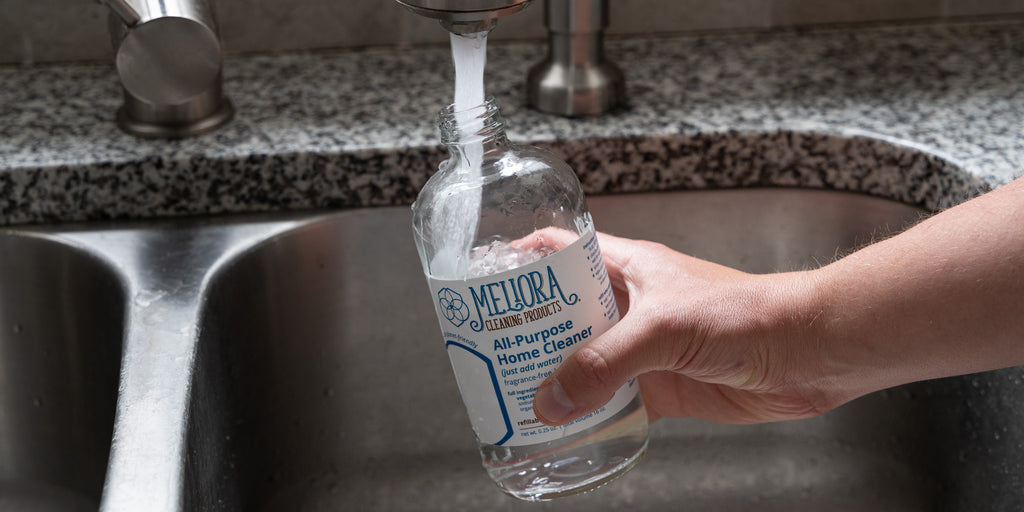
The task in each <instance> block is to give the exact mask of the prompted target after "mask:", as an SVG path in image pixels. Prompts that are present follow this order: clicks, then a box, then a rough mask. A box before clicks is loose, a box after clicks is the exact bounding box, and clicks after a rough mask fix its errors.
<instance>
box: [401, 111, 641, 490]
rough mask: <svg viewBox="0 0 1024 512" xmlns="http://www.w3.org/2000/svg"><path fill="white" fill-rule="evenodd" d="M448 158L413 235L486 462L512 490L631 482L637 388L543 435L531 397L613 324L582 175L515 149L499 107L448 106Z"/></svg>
mask: <svg viewBox="0 0 1024 512" xmlns="http://www.w3.org/2000/svg"><path fill="white" fill-rule="evenodd" d="M438 125H439V127H440V129H441V140H442V142H443V143H444V144H445V145H446V146H447V147H448V150H449V158H448V159H447V160H446V161H444V162H442V163H441V165H440V167H439V170H438V172H437V173H436V174H435V175H433V176H432V177H431V178H430V180H428V181H427V183H426V185H425V186H424V188H423V190H422V191H421V192H420V194H419V196H418V197H417V199H416V202H415V203H414V204H413V207H412V209H413V231H414V237H415V240H416V247H417V249H418V250H419V255H420V260H421V262H422V263H423V269H424V272H425V274H426V276H427V281H428V282H429V284H430V288H431V293H432V299H433V301H434V306H435V309H436V310H437V314H438V320H439V322H440V324H441V331H442V336H443V338H444V341H445V347H446V349H447V351H448V355H449V357H450V359H451V362H452V367H453V370H454V371H455V375H456V380H457V381H458V383H459V390H460V392H461V394H462V397H463V401H464V402H465V405H466V409H467V412H468V413H469V416H470V421H471V423H472V424H473V429H474V432H475V433H476V437H477V441H478V443H479V446H480V453H481V457H482V459H483V466H484V468H485V469H486V470H487V472H488V474H489V475H490V477H491V479H493V480H494V482H495V483H496V484H497V485H498V486H499V487H500V488H501V489H502V490H503V491H504V492H506V493H508V494H510V495H512V496H515V497H517V498H520V499H524V500H531V501H533V500H548V499H553V498H557V497H560V496H566V495H570V494H575V493H578V492H583V491H586V490H590V489H593V488H595V487H597V486H599V485H602V484H604V483H606V482H608V481H609V480H611V479H612V478H614V477H616V476H618V475H620V474H622V473H624V472H625V471H627V470H628V469H629V468H631V467H633V465H634V464H636V462H637V461H638V460H639V459H640V458H641V457H642V456H643V453H644V452H645V450H646V448H647V414H646V411H645V410H644V406H643V403H642V400H641V397H640V394H639V393H638V392H637V391H638V389H639V386H638V384H637V383H636V382H635V379H634V381H631V382H630V383H628V384H626V385H625V386H623V387H622V388H621V389H620V390H619V391H618V392H617V393H616V394H615V397H614V398H613V399H612V400H611V401H610V402H609V403H608V404H607V405H605V406H604V407H602V408H601V409H599V410H598V411H596V412H595V413H594V414H591V415H588V416H585V417H584V418H581V419H579V420H575V421H573V422H571V423H569V424H567V425H563V426H559V427H549V426H546V425H544V424H543V423H540V421H539V420H537V419H536V417H535V416H534V414H533V394H534V392H535V391H536V389H537V386H538V385H539V384H540V383H541V382H542V381H543V380H544V378H545V377H546V376H547V375H550V373H551V372H552V371H553V370H554V369H555V368H556V367H557V365H558V364H559V363H561V362H562V361H564V360H565V358H567V357H568V356H569V355H571V354H572V353H573V352H574V351H575V350H577V349H579V348H580V347H581V346H582V345H584V344H585V343H586V342H587V340H589V339H592V338H594V337H596V336H598V335H600V334H601V333H603V332H604V331H605V330H607V329H608V328H609V327H611V326H612V325H614V323H615V322H617V321H618V318H619V313H618V309H617V306H616V304H615V297H614V294H613V293H612V288H611V285H610V283H609V281H608V274H607V271H606V269H605V266H604V262H603V260H602V259H601V253H600V249H599V248H598V247H597V238H596V234H595V233H596V231H595V229H594V223H593V221H592V219H591V216H590V212H589V211H588V209H587V204H586V199H585V198H584V194H583V191H582V189H581V187H580V184H579V180H578V179H577V178H576V175H575V173H574V172H573V171H572V169H571V168H570V167H569V165H568V164H566V163H565V162H563V161H562V160H560V159H559V158H558V157H556V156H555V155H553V154H552V153H550V152H548V151H545V150H542V149H540V148H535V147H525V146H517V145H514V144H511V143H510V142H509V141H508V139H507V137H506V135H505V124H504V120H503V119H502V117H501V115H500V111H499V108H498V105H497V104H496V102H495V101H494V99H493V98H489V99H488V100H487V101H486V102H485V103H484V104H483V105H480V106H478V107H476V108H473V109H469V110H466V111H462V112H455V111H454V108H453V107H452V106H449V107H448V108H447V109H445V110H444V111H443V112H442V113H441V114H440V118H439V123H438Z"/></svg>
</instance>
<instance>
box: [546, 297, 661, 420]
mask: <svg viewBox="0 0 1024 512" xmlns="http://www.w3.org/2000/svg"><path fill="white" fill-rule="evenodd" d="M635 316H636V315H627V317H626V318H623V319H622V321H620V322H619V323H617V324H615V325H614V326H612V328H611V329H609V330H608V331H607V332H605V333H604V334H603V335H601V336H599V337H597V338H596V339H594V340H593V341H591V342H590V343H588V344H587V345H584V346H583V347H582V348H580V349H579V350H577V351H576V352H575V353H574V354H573V355H572V356H570V357H568V358H567V359H566V360H565V361H564V362H562V364H561V365H560V366H559V367H558V369H557V370H555V372H554V373H553V374H551V375H550V376H549V377H548V378H547V379H545V380H544V382H543V383H541V385H540V386H539V387H538V389H537V392H536V394H535V395H534V399H533V410H534V414H536V416H537V419H539V420H541V421H542V422H544V423H545V424H548V425H560V424H563V423H567V422H569V421H571V420H573V419H575V418H578V417H580V416H582V415H584V414H587V413H588V412H590V411H593V410H595V409H597V408H598V407H601V406H602V405H604V404H605V403H607V402H608V401H609V400H611V398H612V395H614V394H615V392H616V391H617V390H618V389H619V388H620V387H622V386H623V385H624V384H625V383H626V381H628V380H629V379H631V378H633V377H635V376H637V375H639V374H641V373H645V372H648V371H651V370H654V369H657V368H658V367H659V366H660V361H659V360H658V359H660V358H658V357H657V354H658V351H656V350H647V349H645V348H644V346H645V345H648V344H647V343H645V342H644V340H643V338H642V337H641V336H640V334H641V332H640V329H638V325H637V322H635V321H631V320H633V318H632V317H635Z"/></svg>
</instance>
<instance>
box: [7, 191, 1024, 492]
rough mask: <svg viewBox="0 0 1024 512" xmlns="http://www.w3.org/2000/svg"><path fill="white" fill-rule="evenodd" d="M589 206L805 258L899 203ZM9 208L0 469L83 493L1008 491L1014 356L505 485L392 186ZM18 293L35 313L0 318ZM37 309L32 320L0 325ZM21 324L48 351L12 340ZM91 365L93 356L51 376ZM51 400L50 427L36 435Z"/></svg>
mask: <svg viewBox="0 0 1024 512" xmlns="http://www.w3.org/2000/svg"><path fill="white" fill-rule="evenodd" d="M591 206H592V209H593V211H594V216H595V220H596V223H597V225H598V227H599V228H600V229H602V230H604V231H609V232H612V233H616V234H620V235H624V236H631V237H638V238H646V239H653V240H659V241H662V242H664V243H666V244H668V245H670V246H672V247H675V248H677V249H679V250H681V251H685V252H688V253H691V254H695V255H697V256H700V257H703V258H708V259H711V260H714V261H718V262H721V263H724V264H727V265H730V266H734V267H737V268H741V269H744V270H748V271H751V272H774V271H781V270H790V269H795V268H804V267H813V266H817V265H821V264H823V263H826V262H828V261H831V260H832V259H833V258H835V257H836V256H837V255H841V254H843V253H845V252H848V251H851V250H853V249H855V248H857V247H859V246H861V245H863V244H866V243H869V242H870V241H871V240H873V239H875V238H877V237H882V236H886V235H888V234H890V233H892V232H895V231H898V230H900V229H903V228H904V227H905V226H907V225H908V224H909V223H912V222H915V221H916V220H917V219H919V218H920V216H921V215H922V212H921V211H920V210H918V209H916V208H912V207H908V206H905V205H902V204H898V203H894V202H890V201H886V200H881V199H876V198H870V197H867V196H861V195H854V194H846V193H838V192H828V191H810V190H796V189H743V190H720V191H701V192H667V193H652V194H642V195H617V196H606V197H595V198H592V200H591ZM24 231H28V230H8V231H7V232H0V247H3V248H4V249H3V250H6V251H7V252H0V255H3V257H4V259H2V260H0V272H3V274H0V279H3V281H2V283H3V288H2V289H0V293H2V294H3V303H2V308H3V309H0V321H2V322H4V324H2V325H5V326H8V327H5V330H4V331H3V332H2V333H0V342H2V343H0V347H2V348H3V350H4V354H3V361H0V364H2V366H0V368H2V369H3V374H2V375H0V379H3V381H2V382H3V385H4V386H3V389H2V391H0V393H3V394H2V395H0V396H3V400H4V402H3V403H4V409H3V416H0V417H2V418H4V420H5V424H4V425H3V426H0V429H3V430H0V433H2V434H3V435H2V437H0V443H3V444H2V445H0V446H4V447H5V450H6V449H7V446H8V445H11V446H12V447H14V446H16V447H17V448H18V449H19V450H24V451H25V455H24V456H22V457H14V458H13V459H12V460H13V461H14V463H8V457H6V455H4V456H3V457H0V468H2V470H3V472H4V473H3V477H4V482H8V481H14V482H20V481H32V482H44V483H46V484H47V485H52V486H58V487H60V488H62V489H70V490H71V491H72V492H75V493H78V494H81V495H82V496H84V498H83V499H87V500H92V502H93V503H95V501H96V500H98V499H100V498H102V508H103V510H105V511H106V512H122V511H126V512H127V511H136V510H147V511H160V512H174V511H178V510H189V511H191V510H215V511H221V510H223V511H237V510H245V511H249V510H258V511H286V510H287V511H292V510H314V511H319V510H324V511H326V510H410V511H433V510H438V511H440V510H623V509H629V510H666V509H668V510H677V509H692V510H715V511H725V510H751V509H754V508H756V509H758V510H787V511H788V510H829V511H832V510H851V511H852V510H858V511H859V510H872V511H873V510H910V511H918V510H920V511H933V510H1020V509H1022V508H1024V387H1022V386H1021V379H1022V378H1024V371H1022V370H1021V369H1020V368H1014V369H1008V370H1002V371H997V372H989V373H984V374H978V375H972V376H966V377H958V378H950V379H943V380H938V381H931V382H924V383H917V384H913V385H909V386H904V387H901V388H896V389H892V390H887V391H884V392H880V393H876V394H874V395H871V396H868V397H864V398H862V399H860V400H857V401H855V402H853V403H850V404H848V405H846V406H844V407H842V408H840V409H838V410H836V411H833V412H831V413H828V414H826V415H824V416H822V417H819V418H815V419H810V420H802V421H793V422H785V423H776V424H769V425H756V426H724V425H717V424H711V423H706V422H702V421H698V420H692V419H664V420H661V421H659V422H657V423H656V424H655V425H654V426H653V429H652V438H651V444H650V448H649V450H648V454H647V456H646V458H645V460H643V461H641V463H640V464H639V465H638V466H637V468H636V469H634V470H633V471H631V472H630V473H629V474H627V475H625V476H624V477H622V478H620V479H619V480H616V481H614V482H613V483H611V484H610V485H608V486H606V487H604V488H601V489H599V490H596V491H594V492H592V493H589V494H586V495H583V496H579V497H573V498H566V499H564V500H560V501H555V502H550V503H545V504H540V505H538V504H526V503H520V502H516V501H514V500H512V499H511V498H508V497H506V496H504V495H503V494H501V493H500V492H499V491H498V489H497V488H496V487H494V486H493V484H492V483H491V482H490V481H489V479H488V478H487V477H486V475H485V474H484V471H483V470H482V469H481V468H480V466H479V458H478V455H477V453H476V444H475V442H474V440H473V434H472V430H471V429H470V426H469V421H468V419H467V418H466V415H465V411H464V409H463V406H462V403H461V400H460V398H459V395H458V391H457V389H456V384H455V379H454V378H453V376H452V373H451V370H450V367H449V363H448V361H447V359H446V354H445V351H444V350H443V349H442V347H441V344H440V339H439V333H438V327H437V321H436V319H435V317H434V313H433V310H432V307H431V303H430V301H429V300H428V292H427V288H426V285H425V283H424V279H423V276H422V274H421V269H420V265H419V263H418V261H417V258H416V254H415V249H414V247H413V244H412V242H411V238H410V237H411V235H410V227H409V211H408V208H406V207H394V208H375V209H362V210H352V211H344V212H337V213H331V214H325V215H304V216H291V217H287V218H286V217H282V216H275V217H271V218H245V219H238V218H228V219H223V220H214V221H168V222H159V223H146V224H133V225H121V226H111V227H107V228H103V227H92V226H89V227H88V228H87V229H71V230H69V229H64V228H53V229H50V230H35V231H34V233H35V234H34V235H33V236H24V235H21V234H19V233H22V232H24ZM19 244H24V246H25V247H33V248H36V249H34V251H35V252H29V251H28V250H26V249H20V248H19V247H20V245H19ZM12 254H17V257H14V258H12V257H11V256H10V255H12ZM22 254H28V255H22ZM40 254H45V255H49V257H50V258H53V261H52V262H51V261H50V260H46V261H45V262H44V261H43V258H42V257H41V256H39V255H40ZM90 255H95V257H92V256H90ZM19 262H21V263H20V264H21V265H22V267H26V268H28V267H31V265H28V263H29V262H32V263H33V264H34V265H35V266H36V267H38V268H37V269H36V270H23V269H22V267H19V266H18V265H19ZM60 265H64V267H61V266H60ZM54 268H57V269H60V268H64V269H65V270H64V271H63V272H62V271H59V270H53V269H54ZM8 276H16V279H15V282H16V283H20V284H16V285H13V286H12V285H8ZM33 276H35V277H33ZM38 283H44V284H46V285H47V286H43V285H40V284H38ZM48 286H49V287H52V288H53V291H52V292H43V291H42V290H44V289H47V287H48ZM51 305H56V306H51ZM44 307H45V308H47V309H46V311H52V313H50V314H47V315H46V316H45V321H43V320H42V319H40V320H39V321H38V325H32V324H29V323H27V321H26V322H23V323H22V324H21V329H22V332H13V331H12V330H11V328H10V327H9V325H10V324H8V323H7V319H8V318H15V317H17V318H31V315H32V314H35V315H36V316H37V317H40V316H41V315H40V314H39V312H38V311H39V310H40V308H44ZM33 312H34V313H33ZM22 313H24V314H22ZM37 328H38V329H48V330H47V331H46V332H52V334H48V335H46V336H44V337H40V338H36V339H37V340H42V341H41V342H37V343H35V344H32V345H28V344H26V343H23V342H21V341H19V340H21V339H22V338H24V337H25V336H26V335H27V334H28V333H30V332H31V331H33V330H35V329H37ZM122 335H123V336H122ZM122 339H123V340H124V351H123V352H124V355H123V358H122V367H121V381H120V390H119V391H117V390H116V389H115V378H116V375H117V370H118V367H117V360H116V358H117V357H118V355H120V354H121V353H122V352H121V346H122V345H121V343H122ZM30 347H32V348H31V349H30ZM44 347H51V348H52V351H51V352H50V357H51V358H53V357H54V356H57V355H58V354H59V355H60V356H61V357H62V359H61V361H63V363H60V364H57V363H50V362H47V361H49V360H48V359H47V358H46V357H41V358H39V359H40V362H36V359H33V358H31V357H30V355H31V354H29V352H30V351H31V350H33V349H42V348H44ZM29 368H31V369H32V371H31V372H27V371H25V370H27V369H29ZM28 374H31V375H32V378H34V379H38V380H39V382H40V384H39V386H55V387H56V388H55V389H54V391H53V392H52V393H48V394H46V397H53V398H48V399H47V402H48V401H49V400H50V399H53V400H56V397H57V396H60V395H61V394H62V393H64V394H66V395H67V396H68V397H73V398H74V400H77V402H74V403H70V402H69V403H68V404H67V405H62V406H61V407H60V410H62V411H65V412H67V414H69V415H70V416H67V418H68V419H64V418H65V417H45V418H39V419H38V423H33V421H36V420H33V419H32V418H33V416H32V413H33V412H34V411H35V409H34V408H37V407H36V406H35V405H33V403H32V402H31V398H30V397H31V396H32V394H31V393H20V392H17V391H15V386H14V385H11V386H9V385H8V382H9V381H8V379H10V378H13V377H11V376H12V375H28ZM92 375H105V376H106V377H104V378H103V379H100V381H101V382H99V384H98V385H97V386H96V387H95V388H84V387H83V388H81V391H77V392H76V391H74V389H77V388H75V386H74V385H73V384H77V383H78V382H84V381H85V379H88V378H90V376H92ZM76 379H77V380H76ZM104 379H105V380H104ZM115 396H117V397H118V405H117V410H116V422H114V431H113V435H114V442H113V444H112V445H111V443H110V434H111V430H110V429H111V424H112V421H113V417H114V416H115V413H114V410H113V408H112V407H113V405H112V403H113V400H114V397H115ZM68 400H71V398H68ZM47 402H44V404H46V403H47ZM55 405H56V403H55ZM12 413H13V414H12ZM74 414H79V416H74ZM83 418H88V421H85V419H83ZM8 424H9V425H8ZM52 424H57V425H60V426H62V427H64V428H63V429H62V430H60V431H59V432H58V433H55V434H53V435H52V436H50V437H46V436H44V435H43V434H42V432H43V431H44V428H43V426H44V425H52ZM80 424H84V426H81V427H80ZM72 425H74V427H72ZM25 432H29V433H25ZM82 432H88V436H87V438H88V439H87V440H86V441H88V442H86V441H81V442H80V441H77V439H78V437H77V436H79V434H81V433H82ZM65 436H66V437H67V439H66V438H65ZM37 438H38V439H40V441H39V442H35V440H36V439H37ZM22 439H26V440H29V441H32V442H22ZM68 439H76V441H74V442H72V441H69V440H68ZM9 440H14V441H13V442H11V441H9ZM22 445H24V446H22ZM108 446H111V450H110V461H109V469H108V470H107V476H106V483H105V488H104V491H103V493H102V496H101V495H100V494H99V485H100V484H99V483H100V482H101V481H102V480H103V466H104V464H106V462H107V456H106V448H107V447H108ZM33 450H35V451H33ZM19 453H20V452H19ZM40 454H43V455H40ZM46 457H49V458H46ZM65 460H75V461H79V462H77V463H76V464H75V466H76V467H75V468H73V469H68V468H67V467H65V464H64V461H65ZM6 494H7V492H6V491H5V490H3V489H0V495H6ZM2 499H3V498H2V497H0V503H3V502H2ZM93 506H95V505H93ZM0 508H2V507H0ZM33 510H34V509H33ZM61 510H74V509H73V508H63V509H61Z"/></svg>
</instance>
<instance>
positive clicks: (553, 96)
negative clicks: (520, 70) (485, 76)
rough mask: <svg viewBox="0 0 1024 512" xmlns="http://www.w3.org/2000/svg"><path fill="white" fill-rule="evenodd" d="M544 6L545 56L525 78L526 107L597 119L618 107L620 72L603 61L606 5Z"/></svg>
mask: <svg viewBox="0 0 1024 512" xmlns="http://www.w3.org/2000/svg"><path fill="white" fill-rule="evenodd" d="M545 4H546V5H545V9H544V23H545V24H546V25H547V28H548V54H547V57H545V59H544V60H543V61H541V62H540V63H538V64H537V65H535V66H534V67H533V68H531V69H530V72H529V74H528V75H527V79H526V101H527V103H529V105H530V106H531V107H533V108H536V109H537V110H540V111H542V112H549V113H552V114H559V115H563V116H585V115H596V114H602V113H605V112H608V111H610V110H612V109H614V108H616V107H618V106H621V105H624V104H625V97H626V95H625V88H626V87H625V79H624V78H623V75H622V71H621V70H620V69H619V68H618V66H616V65H615V64H613V63H611V62H609V61H608V60H607V59H605V57H604V29H605V27H606V26H607V25H608V0H545Z"/></svg>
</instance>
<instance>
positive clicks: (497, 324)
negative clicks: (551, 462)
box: [428, 232, 639, 446]
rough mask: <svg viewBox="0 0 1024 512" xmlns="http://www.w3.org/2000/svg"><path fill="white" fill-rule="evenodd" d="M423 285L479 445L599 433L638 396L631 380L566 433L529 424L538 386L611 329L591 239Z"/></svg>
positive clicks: (605, 284) (614, 312)
mask: <svg viewBox="0 0 1024 512" xmlns="http://www.w3.org/2000/svg"><path fill="white" fill-rule="evenodd" d="M428 281H429V283H430V291H431V292H432V293H433V295H434V306H435V307H436V308H437V316H438V318H439V320H440V322H441V331H442V333H443V336H444V342H445V347H446V348H447V349H448V356H449V358H450V359H451V362H452V368H453V369H454V370H455V377H456V380H458V383H459V391H461V393H462V399H463V401H464V402H465V404H466V410H467V411H468V412H469V418H470V421H471V422H472V424H473V430H474V431H475V432H476V435H477V438H478V439H479V441H480V442H481V443H486V444H493V445H503V446H521V445H529V444H536V443H541V442H546V441H551V440H554V439H558V438H560V437H565V436H568V435H571V434H574V433H576V432H580V431H582V430H585V429H587V428H590V427H592V426H594V425H597V424H599V423H601V422H602V421H604V420H605V419H607V418H608V417H610V416H612V415H614V414H615V413H617V412H619V411H620V410H622V408H623V407H625V406H626V405H627V404H629V402H630V401H631V400H632V399H633V397H634V396H636V393H637V391H638V389H639V387H638V386H637V384H636V381H635V379H634V380H632V381H630V382H629V383H628V384H626V385H625V386H623V387H622V388H621V389H619V390H618V391H617V392H616V393H615V396H614V397H613V398H612V399H611V401H610V402H608V403H607V404H606V405H605V406H604V407H602V408H600V409H598V410H597V411H594V412H593V413H591V414H588V415H586V416H584V417H582V418H579V419H577V420H574V421H572V422H571V423H568V424H566V425H562V426H558V427H549V426H547V425H545V424H543V423H541V422H540V421H539V420H538V419H537V417H536V416H535V415H534V414H533V396H534V393H535V392H536V391H537V386H539V385H540V383H541V382H543V380H544V379H545V378H546V377H547V376H548V375H551V373H552V372H553V371H554V370H555V368H557V367H558V365H559V364H560V363H561V362H562V361H564V360H565V359H566V358H567V357H569V356H570V355H572V353H573V352H575V351H576V350H579V348H580V347H582V346H583V345H584V344H586V343H587V342H588V341H590V340H591V339H593V338H595V337H597V336H599V335H600V334H602V333H604V332H605V331H607V330H608V329H609V328H610V327H611V326H613V325H615V322H617V321H618V320H619V311H618V307H617V306H616V304H615V295H614V294H613V292H612V287H611V283H610V282H609V280H608V272H607V270H606V269H605V266H604V260H603V259H602V257H601V250H600V248H598V246H597V236H596V235H595V234H594V233H593V232H590V233H587V234H585V235H584V236H583V237H581V238H580V239H579V240H577V241H575V242H573V243H572V244H571V245H569V246H568V247H565V248H564V249H562V250H560V251H558V252H556V253H555V254H552V255H550V256H547V257H545V258H542V259H540V260H539V261H536V262H533V263H530V264H527V265H524V266H521V267H519V268H516V269H514V270H509V271H505V272H499V273H497V274H492V275H489V276H485V277H480V278H473V279H465V280H442V279H432V278H428Z"/></svg>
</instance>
